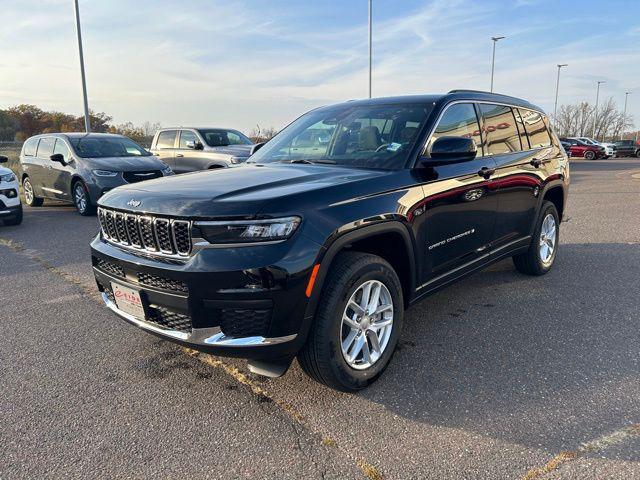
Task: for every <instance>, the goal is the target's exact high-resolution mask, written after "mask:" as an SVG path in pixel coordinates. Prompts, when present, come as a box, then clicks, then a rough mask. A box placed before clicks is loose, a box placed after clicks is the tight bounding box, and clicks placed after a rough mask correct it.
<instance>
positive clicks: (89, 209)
mask: <svg viewBox="0 0 640 480" xmlns="http://www.w3.org/2000/svg"><path fill="white" fill-rule="evenodd" d="M78 186H80V187H81V188H82V190H84V196H85V200H86V201H87V206H86V207H85V209H84V210H80V207H79V206H78V204H77V203H76V188H78ZM71 194H72V196H73V205H74V206H75V207H76V210H77V211H78V213H79V214H80V215H83V216H88V215H91V214H92V213H93V209H92V204H91V198H90V197H89V190H88V189H87V186H86V185H85V183H84V182H83V181H82V180H77V181H76V182H75V183H74V184H73V188H72V189H71Z"/></svg>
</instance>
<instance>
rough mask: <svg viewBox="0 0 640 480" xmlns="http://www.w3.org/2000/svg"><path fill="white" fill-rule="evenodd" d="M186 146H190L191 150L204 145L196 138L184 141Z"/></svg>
mask: <svg viewBox="0 0 640 480" xmlns="http://www.w3.org/2000/svg"><path fill="white" fill-rule="evenodd" d="M186 145H187V148H192V149H193V150H202V149H204V146H203V145H202V143H200V142H199V141H197V140H189V141H187V142H186Z"/></svg>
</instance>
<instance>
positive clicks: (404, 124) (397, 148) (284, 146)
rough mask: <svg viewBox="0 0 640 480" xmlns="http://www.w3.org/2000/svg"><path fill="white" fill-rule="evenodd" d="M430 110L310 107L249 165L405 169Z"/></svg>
mask: <svg viewBox="0 0 640 480" xmlns="http://www.w3.org/2000/svg"><path fill="white" fill-rule="evenodd" d="M431 110H432V106H431V105H428V104H427V105H425V104H418V103H405V104H387V105H380V104H363V105H358V104H355V105H353V104H348V103H347V104H342V105H336V106H332V107H326V108H321V109H317V110H313V111H311V112H309V113H307V114H305V115H303V116H302V117H300V118H299V119H297V120H296V121H294V122H293V123H292V124H290V125H289V126H288V127H287V128H285V129H284V130H282V131H281V132H280V133H278V135H276V136H275V137H274V138H272V139H271V140H270V141H269V142H268V143H267V144H266V145H265V146H264V147H263V148H261V149H260V150H258V152H256V153H255V154H254V155H253V156H252V157H251V160H250V163H270V162H281V163H292V162H294V163H295V162H297V163H326V164H332V165H341V166H350V167H361V168H381V169H390V170H393V169H399V168H403V167H404V166H405V164H406V163H407V160H408V156H409V153H410V152H411V149H412V148H413V146H414V145H415V142H416V141H417V139H418V134H419V132H420V130H421V128H422V126H423V125H424V123H425V122H426V120H427V117H428V116H429V114H430V113H431Z"/></svg>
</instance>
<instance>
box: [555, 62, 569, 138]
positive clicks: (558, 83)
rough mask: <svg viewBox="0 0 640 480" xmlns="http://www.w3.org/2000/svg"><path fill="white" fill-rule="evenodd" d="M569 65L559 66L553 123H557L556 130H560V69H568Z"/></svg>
mask: <svg viewBox="0 0 640 480" xmlns="http://www.w3.org/2000/svg"><path fill="white" fill-rule="evenodd" d="M567 65H569V64H568V63H559V64H558V78H557V79H556V103H555V105H554V107H553V121H554V122H556V130H557V129H558V90H559V88H560V69H561V68H562V67H566V66H567Z"/></svg>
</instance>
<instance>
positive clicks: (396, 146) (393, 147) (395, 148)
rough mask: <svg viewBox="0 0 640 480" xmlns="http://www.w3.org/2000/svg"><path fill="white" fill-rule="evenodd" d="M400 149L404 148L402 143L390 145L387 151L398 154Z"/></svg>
mask: <svg viewBox="0 0 640 480" xmlns="http://www.w3.org/2000/svg"><path fill="white" fill-rule="evenodd" d="M400 147H402V144H401V143H390V144H389V145H387V150H389V151H390V152H397V151H398V150H400Z"/></svg>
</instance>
